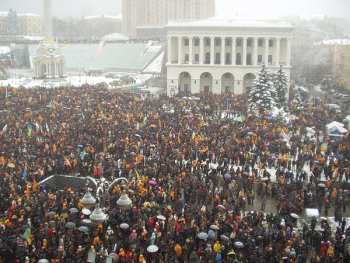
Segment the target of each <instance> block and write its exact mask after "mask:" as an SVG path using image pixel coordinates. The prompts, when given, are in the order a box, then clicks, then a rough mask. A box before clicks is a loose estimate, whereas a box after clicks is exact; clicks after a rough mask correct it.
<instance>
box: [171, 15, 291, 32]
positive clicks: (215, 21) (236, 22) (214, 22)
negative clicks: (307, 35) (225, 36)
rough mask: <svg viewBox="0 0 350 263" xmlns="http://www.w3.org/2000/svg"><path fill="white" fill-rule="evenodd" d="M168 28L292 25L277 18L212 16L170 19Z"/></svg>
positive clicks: (283, 26)
mask: <svg viewBox="0 0 350 263" xmlns="http://www.w3.org/2000/svg"><path fill="white" fill-rule="evenodd" d="M167 27H168V28H172V27H199V28H203V27H212V28H217V27H221V28H222V27H226V28H227V27H228V28H230V27H236V28H284V29H292V28H293V26H292V25H291V24H289V23H287V22H283V21H279V20H248V19H239V18H234V19H223V18H216V17H212V18H209V19H204V20H183V21H171V22H169V23H168V25H167Z"/></svg>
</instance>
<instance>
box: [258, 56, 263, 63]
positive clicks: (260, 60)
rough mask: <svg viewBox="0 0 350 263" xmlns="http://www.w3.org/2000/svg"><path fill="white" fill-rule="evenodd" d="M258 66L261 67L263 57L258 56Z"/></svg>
mask: <svg viewBox="0 0 350 263" xmlns="http://www.w3.org/2000/svg"><path fill="white" fill-rule="evenodd" d="M258 64H259V65H261V64H262V55H258Z"/></svg>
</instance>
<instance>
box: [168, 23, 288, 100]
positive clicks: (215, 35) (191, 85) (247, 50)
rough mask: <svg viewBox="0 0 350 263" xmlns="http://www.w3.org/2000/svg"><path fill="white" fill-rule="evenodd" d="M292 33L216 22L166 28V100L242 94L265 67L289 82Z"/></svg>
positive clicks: (284, 27)
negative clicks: (206, 94)
mask: <svg viewBox="0 0 350 263" xmlns="http://www.w3.org/2000/svg"><path fill="white" fill-rule="evenodd" d="M292 31H293V27H292V26H291V25H290V24H288V23H284V22H277V21H273V22H266V21H247V20H243V21H242V20H218V19H208V20H202V21H193V22H183V23H181V22H174V23H170V24H168V25H167V37H168V40H167V44H168V59H167V94H168V96H173V95H175V94H178V93H182V94H198V93H201V92H210V93H214V94H222V93H225V92H232V93H235V94H242V93H244V92H245V90H246V88H247V87H248V86H249V85H251V83H252V81H254V79H255V78H256V76H257V73H258V71H259V70H260V69H261V66H262V65H263V64H264V65H266V67H267V70H269V71H271V72H274V71H277V70H278V69H279V67H280V65H282V66H283V68H284V70H285V72H286V73H287V75H288V77H290V68H291V65H290V60H291V37H292Z"/></svg>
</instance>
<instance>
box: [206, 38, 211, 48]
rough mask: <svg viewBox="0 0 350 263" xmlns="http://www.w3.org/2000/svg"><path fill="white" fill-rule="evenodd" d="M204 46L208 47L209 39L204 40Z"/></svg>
mask: <svg viewBox="0 0 350 263" xmlns="http://www.w3.org/2000/svg"><path fill="white" fill-rule="evenodd" d="M205 46H206V47H210V38H206V39H205Z"/></svg>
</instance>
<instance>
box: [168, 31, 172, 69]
mask: <svg viewBox="0 0 350 263" xmlns="http://www.w3.org/2000/svg"><path fill="white" fill-rule="evenodd" d="M171 39H172V37H168V63H169V64H171Z"/></svg>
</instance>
